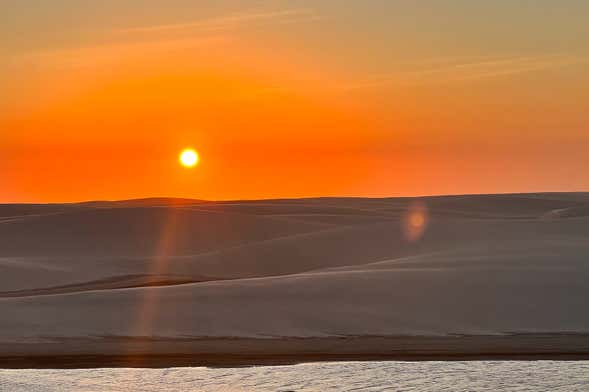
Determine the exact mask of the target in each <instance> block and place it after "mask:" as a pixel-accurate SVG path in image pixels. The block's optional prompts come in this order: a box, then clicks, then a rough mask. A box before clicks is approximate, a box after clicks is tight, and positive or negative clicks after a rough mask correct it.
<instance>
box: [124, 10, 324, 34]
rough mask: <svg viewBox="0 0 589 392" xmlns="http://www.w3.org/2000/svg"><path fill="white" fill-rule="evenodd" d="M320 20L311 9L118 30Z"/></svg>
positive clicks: (242, 14) (206, 27)
mask: <svg viewBox="0 0 589 392" xmlns="http://www.w3.org/2000/svg"><path fill="white" fill-rule="evenodd" d="M318 19H320V18H319V16H318V15H317V13H316V12H315V11H314V10H313V9H310V8H300V9H285V10H274V11H257V12H252V11H249V12H241V13H236V14H231V15H227V16H221V17H215V18H209V19H201V20H197V21H194V22H190V23H173V24H161V25H154V26H139V27H129V28H123V29H117V30H116V32H119V33H149V32H162V31H179V30H192V29H205V30H227V29H233V28H236V27H239V26H243V25H246V24H255V23H260V22H268V21H273V22H278V23H288V22H294V21H308V20H318Z"/></svg>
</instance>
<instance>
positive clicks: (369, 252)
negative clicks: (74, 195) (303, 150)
mask: <svg viewBox="0 0 589 392" xmlns="http://www.w3.org/2000/svg"><path fill="white" fill-rule="evenodd" d="M415 215H418V218H415V219H414V218H413V217H414V216H415ZM588 298H589V194H588V193H544V194H514V195H472V196H443V197H426V198H419V199H412V198H385V199H364V198H318V199H297V200H264V201H236V202H206V201H199V200H185V199H182V200H177V199H146V200H132V201H123V202H92V203H82V204H64V205H0V315H1V316H0V357H1V356H4V357H6V356H9V355H14V354H15V353H14V350H16V351H18V353H20V354H19V355H25V354H26V353H27V352H30V353H36V354H35V355H41V354H42V353H39V352H37V351H35V347H37V349H38V348H39V347H44V348H43V351H44V352H50V353H52V354H51V355H68V354H72V353H74V352H76V350H77V349H76V347H78V348H79V347H85V350H86V351H84V354H85V355H96V354H104V353H105V352H107V351H108V353H109V355H110V354H117V353H119V354H121V353H122V354H124V353H125V352H126V351H125V350H129V347H131V346H133V345H132V344H131V345H130V344H129V342H130V341H134V340H133V339H144V340H147V341H160V342H161V341H167V342H171V341H174V342H178V341H180V342H182V339H185V340H186V339H188V340H191V341H193V340H197V341H203V339H205V340H206V339H228V338H229V339H233V340H235V339H245V340H248V339H254V340H256V341H257V340H260V339H263V340H265V341H266V340H273V341H277V340H285V339H286V340H288V339H301V338H304V339H327V340H324V341H325V342H327V341H329V339H341V338H347V339H357V338H362V337H365V338H370V337H375V336H378V337H422V338H424V337H425V338H433V337H452V336H479V337H487V338H489V337H493V336H522V335H530V336H538V334H540V335H542V334H549V335H551V336H565V337H566V336H569V337H570V336H574V339H581V342H586V341H587V339H589V338H587V336H589V312H588V311H587V308H588V305H587V299H588ZM64 339H65V340H64ZM72 339H74V340H72ZM76 339H78V343H79V344H64V341H69V342H72V341H76ZM567 339H568V338H567ZM245 340H244V341H245ZM565 340H566V339H564V340H563V339H561V340H559V341H560V342H561V344H560V348H563V349H564V348H565V347H569V346H570V344H569V345H568V346H567V344H568V343H564V341H565ZM306 341H308V342H309V340H306ZM338 341H341V340H338ZM365 341H366V342H368V340H365ZM512 341H515V340H512ZM568 341H570V339H569V340H568ZM84 342H85V343H84ZM389 342H390V341H389ZM577 343H578V342H577ZM264 344H266V343H264ZM15 345H18V347H17V348H18V349H15V347H16V346H15ZM189 346H190V345H188V346H186V347H189ZM516 346H517V345H516ZM532 346H533V345H532ZM151 347H155V346H151ZM165 347H170V348H169V350H168V351H169V353H178V352H180V351H178V350H179V349H178V347H179V346H177V345H175V344H167V345H166V344H164V345H162V344H159V345H158V348H157V350H155V349H153V350H154V352H155V351H157V352H158V354H166V352H167V351H166V348H165ZM194 347H196V348H193V349H192V350H193V352H196V351H198V350H201V348H198V347H197V346H194ZM235 347H237V346H235ZM265 347H266V346H265ZM267 347H269V348H268V349H267V350H271V347H272V345H271V344H270V345H267ZM327 347H329V345H328V346H327ZM359 347H362V345H360V346H359ZM365 347H370V344H369V343H366V344H365ZM391 347H392V346H391ZM514 347H515V346H514ZM393 348H394V347H392V348H391V350H392V349H393ZM555 349H556V351H558V349H559V345H558V344H556V345H555V344H552V345H551V350H552V351H554V350H555ZM117 350H118V351H117ZM189 351H190V350H189ZM287 351H288V350H287ZM360 351H362V350H360ZM364 351H367V350H364ZM368 351H369V350H368ZM524 351H525V350H524ZM565 351H566V350H565ZM569 351H570V350H569ZM587 351H588V352H589V350H587ZM326 352H327V353H329V349H327V351H326ZM514 352H517V349H515V351H514ZM146 353H147V354H148V353H149V349H147V352H146ZM146 353H144V354H146ZM185 354H190V352H189V353H185ZM246 354H247V353H246ZM365 354H366V353H365Z"/></svg>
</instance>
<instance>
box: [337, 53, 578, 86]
mask: <svg viewBox="0 0 589 392" xmlns="http://www.w3.org/2000/svg"><path fill="white" fill-rule="evenodd" d="M588 62H589V59H585V58H579V57H576V56H570V55H558V54H556V55H544V56H534V57H511V58H495V59H486V60H482V61H470V62H468V61H467V62H462V63H457V64H451V65H442V66H437V67H431V66H430V68H426V69H418V70H409V71H407V70H400V71H398V72H394V73H390V74H386V75H381V76H378V77H376V78H374V79H372V80H367V81H364V82H359V83H356V84H352V85H348V86H346V87H345V89H347V90H354V89H362V88H370V87H379V86H386V85H390V84H424V83H435V82H460V81H467V80H479V79H487V78H494V77H500V76H507V75H515V74H521V73H527V72H535V71H542V70H546V69H552V68H559V67H565V66H571V65H578V64H585V63H588ZM428 64H431V62H428ZM422 66H423V65H422V64H415V67H422Z"/></svg>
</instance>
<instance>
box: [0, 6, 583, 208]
mask: <svg viewBox="0 0 589 392" xmlns="http://www.w3.org/2000/svg"><path fill="white" fill-rule="evenodd" d="M587 15H589V2H587V1H583V0H579V1H540V0H535V1H531V0H529V1H524V0H522V1H501V0H497V1H485V2H483V1H470V0H468V1H467V0H464V1H459V0H456V1H441V0H440V1H433V0H432V1H410V0H408V1H394V0H380V1H377V0H372V1H367V0H362V1H360V0H357V1H343V0H340V1H335V0H333V1H327V0H325V1H294V0H293V1H220V0H215V1H195V0H166V1H156V0H141V1H139V0H101V1H78V0H35V1H33V0H7V1H3V2H2V12H1V13H0V42H2V45H1V46H0V86H2V88H1V89H0V202H57V201H79V200H96V199H126V198H137V197H151V196H178V197H191V198H203V199H241V198H273V197H302V196H318V195H345V196H394V195H422V194H448V193H486V192H528V191H576V190H589V170H588V167H589V45H587V37H589V23H587ZM188 146H191V147H194V148H196V149H197V150H198V151H199V153H200V155H201V163H200V165H199V166H198V167H197V168H196V169H193V170H187V169H185V168H182V167H180V166H179V165H178V161H177V154H178V153H179V152H180V150H182V149H183V148H184V147H188Z"/></svg>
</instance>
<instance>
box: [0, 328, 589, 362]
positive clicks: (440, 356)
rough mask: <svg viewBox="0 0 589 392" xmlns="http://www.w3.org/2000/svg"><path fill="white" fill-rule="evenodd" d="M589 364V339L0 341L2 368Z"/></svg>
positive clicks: (561, 336) (556, 336) (549, 336)
mask: <svg viewBox="0 0 589 392" xmlns="http://www.w3.org/2000/svg"><path fill="white" fill-rule="evenodd" d="M472 360H525V361H528V360H589V334H522V335H501V336H497V335H479V336H444V337H430V336H406V337H403V336H390V337H329V338H269V339H252V338H210V339H203V338H200V339H190V338H181V339H164V338H156V339H142V338H125V337H102V338H98V339H75V338H64V339H58V340H55V341H54V342H52V343H2V344H0V368H3V369H85V368H112V367H130V368H167V367H185V366H192V367H197V366H206V367H242V366H259V365H260V366H261V365H264V366H271V365H294V364H298V363H305V362H333V361H472Z"/></svg>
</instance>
